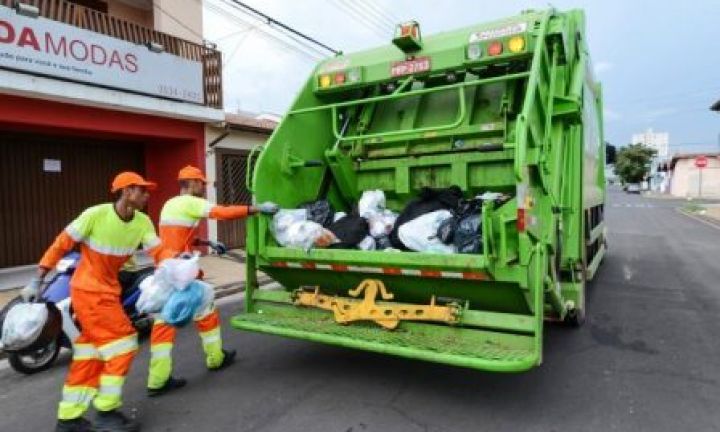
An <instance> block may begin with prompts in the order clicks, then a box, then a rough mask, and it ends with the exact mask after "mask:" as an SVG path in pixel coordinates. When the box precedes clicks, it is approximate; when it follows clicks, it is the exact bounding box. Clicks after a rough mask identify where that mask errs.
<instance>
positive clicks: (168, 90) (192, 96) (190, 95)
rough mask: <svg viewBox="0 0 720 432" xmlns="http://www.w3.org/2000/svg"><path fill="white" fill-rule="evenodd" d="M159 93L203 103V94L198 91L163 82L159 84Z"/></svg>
mask: <svg viewBox="0 0 720 432" xmlns="http://www.w3.org/2000/svg"><path fill="white" fill-rule="evenodd" d="M158 94H159V95H160V96H165V97H170V98H173V99H182V100H189V101H193V102H201V103H202V101H203V98H202V94H200V93H198V92H196V91H189V90H183V89H179V88H177V87H172V86H169V85H163V84H160V85H158Z"/></svg>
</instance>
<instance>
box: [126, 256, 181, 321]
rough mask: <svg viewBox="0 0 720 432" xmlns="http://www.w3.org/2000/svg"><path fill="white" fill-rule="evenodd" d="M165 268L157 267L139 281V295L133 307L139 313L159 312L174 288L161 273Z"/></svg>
mask: <svg viewBox="0 0 720 432" xmlns="http://www.w3.org/2000/svg"><path fill="white" fill-rule="evenodd" d="M166 271H167V270H166V269H165V268H163V267H159V268H158V269H156V270H155V274H153V275H151V276H148V277H146V278H145V279H143V281H142V282H140V285H139V288H140V297H138V299H137V301H136V302H135V308H136V309H137V310H138V312H140V313H157V312H160V311H161V310H162V308H163V306H165V303H167V301H168V299H169V298H170V295H171V294H172V293H173V291H175V288H173V286H172V285H171V284H170V283H169V282H168V280H167V277H166V276H165V275H164V274H163V273H165V272H166Z"/></svg>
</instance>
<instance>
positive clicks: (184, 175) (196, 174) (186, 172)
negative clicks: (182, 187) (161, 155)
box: [178, 165, 207, 183]
mask: <svg viewBox="0 0 720 432" xmlns="http://www.w3.org/2000/svg"><path fill="white" fill-rule="evenodd" d="M178 180H200V181H201V182H203V183H207V180H205V176H204V175H203V172H202V171H200V168H196V167H194V166H192V165H188V166H186V167H185V168H183V169H181V170H180V172H178Z"/></svg>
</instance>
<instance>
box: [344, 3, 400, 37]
mask: <svg viewBox="0 0 720 432" xmlns="http://www.w3.org/2000/svg"><path fill="white" fill-rule="evenodd" d="M332 3H333V5H334V6H335V7H336V8H337V9H338V10H340V11H341V12H344V13H346V14H348V15H350V16H351V18H353V19H354V20H357V22H358V23H359V24H361V25H362V26H364V27H365V28H366V29H368V30H370V31H371V32H373V33H375V35H376V36H378V37H380V38H382V39H384V38H386V37H387V34H386V33H385V30H384V29H382V28H380V27H379V26H377V25H376V24H375V23H374V22H372V21H369V20H368V19H367V17H366V16H365V15H363V14H361V13H359V12H358V11H357V10H355V9H354V8H350V7H348V6H347V4H345V3H341V2H340V0H333V1H332Z"/></svg>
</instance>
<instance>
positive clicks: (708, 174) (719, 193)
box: [667, 153, 720, 198]
mask: <svg viewBox="0 0 720 432" xmlns="http://www.w3.org/2000/svg"><path fill="white" fill-rule="evenodd" d="M699 156H705V157H706V158H707V160H708V164H707V167H705V168H702V173H701V172H700V171H701V169H700V168H698V167H696V166H695V160H696V158H697V157H699ZM667 169H668V172H669V174H670V194H672V195H673V196H676V197H683V198H686V197H692V198H697V197H700V196H702V197H703V198H720V153H703V154H694V153H684V154H682V153H681V154H676V155H675V156H673V157H672V159H671V160H670V162H669V163H668V166H667Z"/></svg>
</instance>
